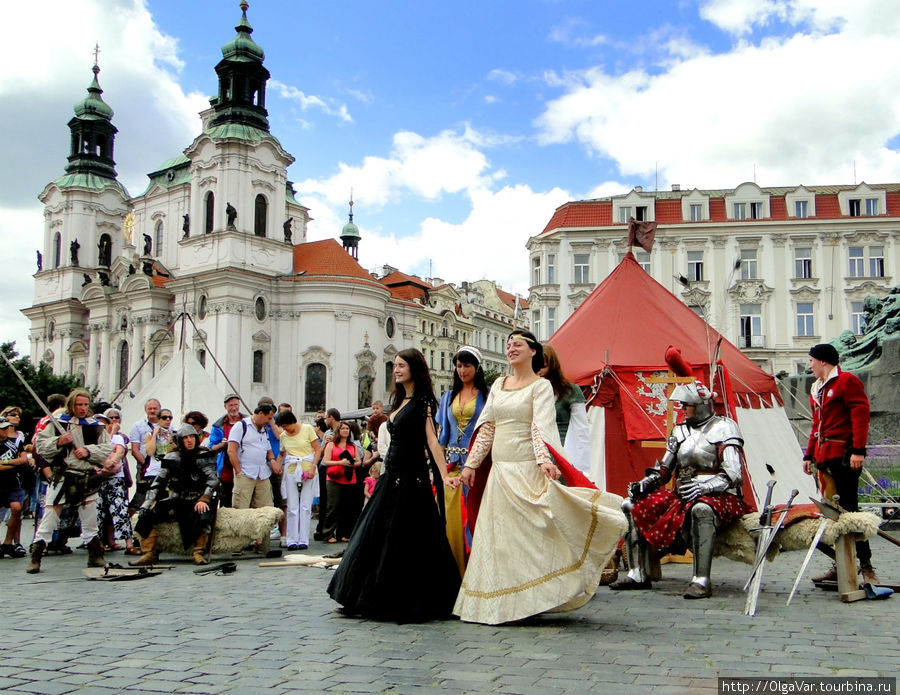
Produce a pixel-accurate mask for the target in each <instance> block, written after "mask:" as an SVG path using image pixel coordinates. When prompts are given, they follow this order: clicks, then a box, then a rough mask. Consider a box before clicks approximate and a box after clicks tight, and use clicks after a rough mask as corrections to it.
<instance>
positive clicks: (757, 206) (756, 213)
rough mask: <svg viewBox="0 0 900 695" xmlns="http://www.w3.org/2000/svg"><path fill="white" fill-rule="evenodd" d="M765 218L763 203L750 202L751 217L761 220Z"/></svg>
mask: <svg viewBox="0 0 900 695" xmlns="http://www.w3.org/2000/svg"><path fill="white" fill-rule="evenodd" d="M762 218H763V204H762V203H750V219H751V220H761V219H762Z"/></svg>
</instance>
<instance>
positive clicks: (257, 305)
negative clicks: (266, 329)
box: [253, 297, 266, 321]
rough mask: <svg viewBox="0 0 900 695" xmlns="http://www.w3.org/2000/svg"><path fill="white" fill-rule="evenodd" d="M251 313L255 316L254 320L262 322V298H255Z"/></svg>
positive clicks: (263, 317)
mask: <svg viewBox="0 0 900 695" xmlns="http://www.w3.org/2000/svg"><path fill="white" fill-rule="evenodd" d="M253 311H254V313H255V314H256V318H257V320H259V321H264V320H265V318H266V301H265V300H264V299H263V298H262V297H257V298H256V302H255V303H254V307H253Z"/></svg>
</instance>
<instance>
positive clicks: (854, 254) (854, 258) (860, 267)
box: [849, 246, 866, 278]
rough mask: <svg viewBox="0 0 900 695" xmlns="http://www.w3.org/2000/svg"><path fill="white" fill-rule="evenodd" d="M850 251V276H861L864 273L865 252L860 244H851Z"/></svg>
mask: <svg viewBox="0 0 900 695" xmlns="http://www.w3.org/2000/svg"><path fill="white" fill-rule="evenodd" d="M849 253H850V277H852V278H861V277H863V276H864V274H865V265H866V260H865V257H864V256H865V254H864V251H863V247H862V246H851V247H850V249H849Z"/></svg>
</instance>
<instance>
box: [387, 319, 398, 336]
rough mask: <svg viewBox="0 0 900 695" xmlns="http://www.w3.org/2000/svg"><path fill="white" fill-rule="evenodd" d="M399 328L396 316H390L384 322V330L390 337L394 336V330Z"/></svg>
mask: <svg viewBox="0 0 900 695" xmlns="http://www.w3.org/2000/svg"><path fill="white" fill-rule="evenodd" d="M396 330H397V326H396V325H395V324H394V317H393V316H388V317H387V321H385V322H384V332H385V334H387V337H388V338H393V337H394V332H395V331H396Z"/></svg>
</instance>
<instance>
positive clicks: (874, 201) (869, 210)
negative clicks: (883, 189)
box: [866, 198, 881, 216]
mask: <svg viewBox="0 0 900 695" xmlns="http://www.w3.org/2000/svg"><path fill="white" fill-rule="evenodd" d="M866 214H867V215H872V216H874V215H879V214H881V213H879V212H878V198H866Z"/></svg>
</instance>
